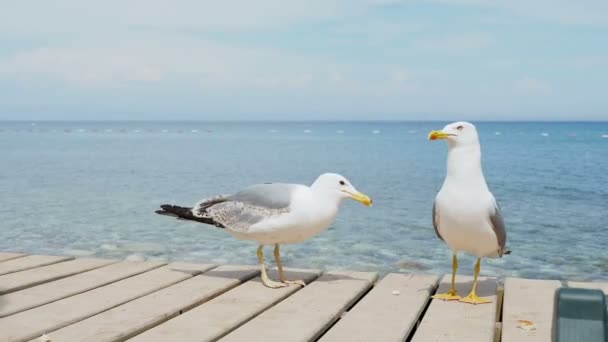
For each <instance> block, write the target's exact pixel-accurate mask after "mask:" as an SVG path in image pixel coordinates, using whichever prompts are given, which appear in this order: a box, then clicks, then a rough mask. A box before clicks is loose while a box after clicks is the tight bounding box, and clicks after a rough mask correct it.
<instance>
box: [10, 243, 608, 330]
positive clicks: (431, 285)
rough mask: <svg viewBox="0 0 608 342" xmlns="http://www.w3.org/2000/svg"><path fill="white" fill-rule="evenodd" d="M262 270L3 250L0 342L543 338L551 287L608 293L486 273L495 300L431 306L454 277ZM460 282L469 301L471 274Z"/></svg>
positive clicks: (484, 289) (484, 282) (488, 293)
mask: <svg viewBox="0 0 608 342" xmlns="http://www.w3.org/2000/svg"><path fill="white" fill-rule="evenodd" d="M258 275H259V271H258V269H257V267H254V266H235V265H208V264H192V263H179V262H178V263H170V264H164V263H160V262H128V261H119V260H105V259H94V258H78V259H74V258H71V257H63V256H46V255H26V254H22V253H0V342H17V341H42V340H43V339H41V337H42V336H43V335H46V336H44V337H45V338H48V339H47V341H52V342H72V341H87V342H93V341H95V342H101V341H134V342H135V341H137V342H157V341H178V342H189V341H192V342H194V341H197V342H200V341H217V340H219V341H251V342H255V341H260V342H262V341H263V342H272V341H280V342H289V341H322V342H336V341H348V342H351V341H361V342H383V341H413V342H427V341H428V342H434V341H454V342H465V341H466V342H476V341H480V342H482V341H483V342H493V341H503V342H527V341H546V342H549V341H551V325H552V315H553V296H554V291H555V289H557V288H559V287H561V286H571V287H589V288H601V289H603V290H604V291H605V292H608V283H575V282H569V283H568V282H566V283H562V282H560V281H556V280H527V279H515V278H507V279H506V280H505V281H504V284H500V285H499V283H498V282H497V280H496V279H493V278H483V279H481V280H480V283H479V288H478V294H480V295H481V296H484V297H490V298H491V299H492V300H493V302H492V303H491V304H484V305H477V306H474V305H469V304H464V303H459V302H443V301H439V300H431V299H430V296H431V295H432V294H434V293H435V292H437V291H444V290H445V288H446V287H447V285H448V284H447V282H448V281H449V277H443V278H440V277H438V276H433V275H410V274H397V273H391V274H388V275H387V276H385V277H383V278H382V279H378V276H377V274H375V273H367V272H345V271H335V272H334V271H327V272H320V271H318V270H293V269H292V270H289V272H288V277H289V278H291V279H296V278H297V279H304V280H305V281H306V282H307V283H308V284H309V285H307V286H306V287H304V288H301V287H300V286H295V285H291V286H289V287H285V288H281V289H276V290H272V289H268V288H265V287H264V286H263V285H262V284H261V283H260V282H259V278H258ZM272 276H273V277H276V274H272ZM457 280H458V284H457V285H458V290H459V292H460V293H461V294H466V293H467V292H468V291H469V289H470V287H471V283H470V281H471V278H467V277H463V276H459V277H458V278H457ZM529 328H533V329H532V330H528V329H529Z"/></svg>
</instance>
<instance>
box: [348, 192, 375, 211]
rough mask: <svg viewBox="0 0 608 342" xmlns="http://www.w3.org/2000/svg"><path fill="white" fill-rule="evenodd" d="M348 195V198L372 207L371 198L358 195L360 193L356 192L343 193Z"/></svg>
mask: <svg viewBox="0 0 608 342" xmlns="http://www.w3.org/2000/svg"><path fill="white" fill-rule="evenodd" d="M344 192H346V193H347V194H348V196H350V198H352V199H354V200H355V201H357V202H359V203H362V204H364V205H366V206H368V207H371V205H372V200H371V198H369V197H367V196H366V195H364V194H362V193H360V192H356V193H352V192H350V191H344Z"/></svg>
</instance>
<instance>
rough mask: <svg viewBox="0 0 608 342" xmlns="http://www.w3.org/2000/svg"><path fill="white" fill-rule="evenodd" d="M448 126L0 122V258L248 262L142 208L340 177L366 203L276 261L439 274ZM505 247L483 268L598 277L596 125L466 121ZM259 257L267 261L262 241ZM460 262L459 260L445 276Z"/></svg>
mask: <svg viewBox="0 0 608 342" xmlns="http://www.w3.org/2000/svg"><path fill="white" fill-rule="evenodd" d="M446 123H447V122H371V121H370V122H200V121H199V122H169V121H166V122H59V121H54V122H30V121H27V122H15V121H12V122H0V151H1V153H0V251H22V252H27V253H38V254H52V255H72V256H77V257H101V258H117V259H126V260H134V261H137V260H152V261H163V262H170V261H177V260H179V261H192V262H204V263H231V264H255V263H256V262H257V259H256V256H255V250H256V247H257V246H256V245H255V243H253V242H248V241H239V240H236V239H234V238H233V237H232V236H231V235H230V234H228V233H227V232H226V231H224V230H222V229H218V228H214V227H211V226H207V225H203V224H199V223H190V222H184V221H179V220H175V219H172V218H169V217H165V216H160V215H156V214H155V213H154V211H155V210H156V209H158V207H159V205H160V204H164V203H170V204H178V205H186V206H187V205H192V204H194V203H196V202H197V201H198V200H200V199H202V198H205V197H208V196H212V195H215V194H226V193H231V192H235V191H237V190H239V189H241V188H243V187H245V186H248V185H251V184H255V183H265V182H292V183H303V184H310V183H312V182H313V181H314V180H315V178H316V177H317V176H318V175H320V174H321V173H324V172H337V173H340V174H342V175H344V176H345V177H347V178H348V179H349V180H350V181H351V183H352V184H353V185H355V187H357V189H358V190H360V191H361V192H364V193H366V194H368V195H369V196H370V197H371V198H372V199H373V201H374V205H373V206H372V207H370V208H368V207H365V206H363V205H361V204H359V203H357V202H354V201H345V202H344V203H343V205H342V207H341V210H340V212H339V214H338V217H337V219H336V221H335V223H334V224H333V225H332V226H331V227H330V228H328V229H327V230H326V231H324V232H321V233H320V234H318V235H317V236H315V237H314V238H312V239H310V240H308V241H306V242H304V243H300V244H295V245H284V246H282V255H283V263H284V264H285V265H286V266H288V267H298V268H319V269H349V270H358V271H376V272H379V273H380V274H384V273H387V272H409V273H436V274H438V273H449V272H450V270H451V254H450V253H451V252H450V251H449V249H448V248H447V246H446V245H445V244H444V243H443V242H442V241H440V240H439V239H438V238H437V237H436V235H435V232H434V230H433V226H432V218H431V208H432V204H433V199H434V197H435V195H436V193H437V191H438V190H439V188H440V187H441V184H442V182H443V178H444V176H445V167H446V165H445V161H446V153H447V148H446V146H445V143H444V142H441V141H439V142H437V141H436V142H431V141H429V140H428V139H427V134H428V132H429V131H430V130H432V129H440V128H442V127H443V126H444V125H445V124H446ZM474 123H475V124H476V126H477V128H478V131H479V134H480V139H481V145H482V153H483V156H482V158H483V168H484V173H485V176H486V180H487V182H488V184H489V186H490V189H491V191H492V192H493V193H494V195H495V196H496V198H497V200H498V202H499V204H500V206H501V207H502V211H503V215H504V218H505V223H506V229H507V246H508V248H509V249H510V250H511V251H512V253H511V254H510V255H506V256H504V257H503V258H501V259H485V260H484V261H483V263H482V268H481V272H482V274H483V275H488V276H497V277H509V276H515V277H525V278H546V279H571V280H586V281H588V280H606V279H608V122H474ZM266 251H267V252H266V263H267V265H268V266H271V265H273V260H272V253H271V251H272V250H271V248H270V247H267V249H266ZM474 261H475V259H474V258H473V257H471V256H468V255H466V254H461V255H460V269H459V272H458V273H459V274H465V275H470V274H472V272H473V264H474Z"/></svg>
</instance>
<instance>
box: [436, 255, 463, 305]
mask: <svg viewBox="0 0 608 342" xmlns="http://www.w3.org/2000/svg"><path fill="white" fill-rule="evenodd" d="M456 270H458V258H457V257H456V254H454V255H452V283H451V284H450V290H449V291H448V292H446V293H439V294H436V295H434V296H433V297H432V298H435V299H441V300H459V299H460V298H462V297H460V296H459V295H457V294H456V287H455V286H454V283H455V282H456Z"/></svg>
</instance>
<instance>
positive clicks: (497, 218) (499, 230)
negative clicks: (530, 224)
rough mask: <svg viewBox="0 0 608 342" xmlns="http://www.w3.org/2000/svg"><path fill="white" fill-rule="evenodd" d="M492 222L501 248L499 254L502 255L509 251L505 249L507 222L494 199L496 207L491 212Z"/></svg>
mask: <svg viewBox="0 0 608 342" xmlns="http://www.w3.org/2000/svg"><path fill="white" fill-rule="evenodd" d="M490 223H491V224H492V229H493V230H494V234H496V240H497V241H498V247H499V248H500V250H499V251H498V254H499V255H500V256H502V255H503V253H505V252H507V251H506V250H505V244H506V242H507V231H506V230H505V223H504V221H503V219H502V213H501V211H500V207H499V206H498V203H496V200H494V207H493V208H492V212H491V213H490ZM507 254H508V253H507Z"/></svg>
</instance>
